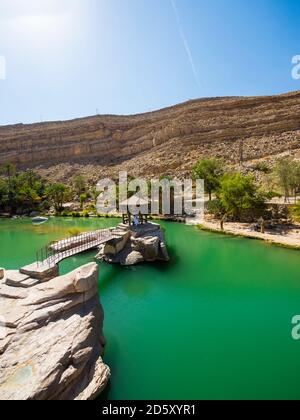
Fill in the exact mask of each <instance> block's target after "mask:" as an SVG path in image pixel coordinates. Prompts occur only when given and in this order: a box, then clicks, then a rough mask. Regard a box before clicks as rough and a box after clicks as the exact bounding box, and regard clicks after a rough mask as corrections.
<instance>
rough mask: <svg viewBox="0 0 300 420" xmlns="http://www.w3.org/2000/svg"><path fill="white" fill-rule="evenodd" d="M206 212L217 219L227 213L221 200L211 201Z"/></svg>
mask: <svg viewBox="0 0 300 420" xmlns="http://www.w3.org/2000/svg"><path fill="white" fill-rule="evenodd" d="M206 211H207V213H209V214H212V215H214V216H216V217H222V216H223V215H224V213H225V210H224V207H223V206H222V203H221V201H220V200H213V201H209V202H208V203H207V205H206Z"/></svg>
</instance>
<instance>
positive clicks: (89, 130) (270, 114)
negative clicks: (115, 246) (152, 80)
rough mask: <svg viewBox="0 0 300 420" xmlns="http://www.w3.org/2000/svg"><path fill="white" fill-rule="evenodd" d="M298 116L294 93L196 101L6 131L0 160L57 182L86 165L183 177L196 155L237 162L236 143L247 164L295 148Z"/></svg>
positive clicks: (1, 131)
mask: <svg viewBox="0 0 300 420" xmlns="http://www.w3.org/2000/svg"><path fill="white" fill-rule="evenodd" d="M299 115H300V92H293V93H290V94H286V95H280V96H270V97H250V98H241V97H232V98H214V99H202V100H195V101H190V102H187V103H184V104H181V105H178V106H174V107H171V108H166V109H163V110H160V111H156V112H152V113H148V114H141V115H133V116H95V117H90V118H83V119H78V120H73V121H67V122H52V123H42V124H32V125H16V126H4V127H0V163H3V162H6V161H12V162H15V163H17V164H18V165H21V166H23V167H28V166H40V168H41V171H42V173H44V174H45V175H47V176H51V175H53V176H54V177H55V176H56V177H58V178H60V179H62V180H63V178H64V177H65V178H66V179H67V178H68V177H69V174H74V171H75V172H76V171H78V172H79V171H81V170H82V168H84V167H86V165H90V167H87V169H86V171H87V174H88V175H90V176H91V177H92V178H93V177H95V178H97V177H98V176H99V175H115V174H116V173H117V172H118V171H119V169H120V168H122V169H123V170H124V169H127V170H128V171H129V172H130V173H131V174H133V175H144V176H154V175H155V176H157V175H159V174H165V173H172V174H176V175H185V174H186V173H187V172H188V171H189V170H190V168H191V166H192V165H193V163H194V162H195V161H196V160H198V159H199V158H200V157H202V156H219V157H223V158H225V159H227V160H229V161H232V162H236V161H238V160H239V156H240V148H241V146H240V145H241V141H243V155H244V159H245V160H249V159H253V158H259V157H263V156H266V155H272V154H278V153H281V152H283V151H287V150H289V149H298V148H300V121H299ZM59 164H60V165H59ZM55 165H58V166H56V167H55V169H53V166H55ZM49 167H50V169H49ZM43 171H44V172H43Z"/></svg>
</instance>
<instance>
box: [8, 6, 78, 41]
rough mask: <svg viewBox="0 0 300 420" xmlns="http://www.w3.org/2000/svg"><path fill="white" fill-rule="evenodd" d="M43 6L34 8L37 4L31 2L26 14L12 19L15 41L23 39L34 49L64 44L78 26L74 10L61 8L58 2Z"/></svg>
mask: <svg viewBox="0 0 300 420" xmlns="http://www.w3.org/2000/svg"><path fill="white" fill-rule="evenodd" d="M41 4H42V5H43V7H41V5H40V6H36V7H34V6H35V5H36V2H35V1H31V2H30V1H29V2H28V9H27V10H26V13H25V12H24V13H22V14H20V15H16V16H15V17H14V18H13V19H12V21H11V22H12V25H13V31H12V33H13V34H14V37H15V39H17V38H18V39H20V38H21V39H22V42H27V43H28V45H31V46H32V47H34V46H45V44H49V46H51V45H54V44H59V43H64V42H65V41H66V40H68V38H70V36H71V35H72V33H73V28H74V27H75V26H76V25H74V20H76V16H75V14H74V12H73V10H74V9H73V8H71V9H67V10H66V9H65V8H60V7H59V2H58V1H56V0H52V1H51V0H44V1H42V2H41ZM30 5H31V7H30Z"/></svg>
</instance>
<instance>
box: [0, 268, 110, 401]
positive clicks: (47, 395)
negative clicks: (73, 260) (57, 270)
mask: <svg viewBox="0 0 300 420" xmlns="http://www.w3.org/2000/svg"><path fill="white" fill-rule="evenodd" d="M0 274H1V273H0ZM8 277H9V276H8ZM0 278H1V275H0ZM6 280H7V275H6V273H4V277H3V278H2V279H1V280H0V399H1V400H88V399H93V398H95V397H96V396H98V395H99V394H100V393H101V392H102V391H103V389H104V388H105V386H106V385H107V383H108V381H109V378H110V370H109V368H108V367H107V366H106V365H105V364H104V363H103V361H102V358H101V356H102V355H103V349H104V346H105V340H104V336H103V332H102V327H103V318H104V315H103V310H102V307H101V304H100V302H99V297H98V288H97V282H98V266H97V264H95V263H91V264H88V265H85V266H83V267H81V268H79V269H77V270H75V271H73V272H72V273H70V274H67V275H65V276H61V277H56V278H53V279H51V280H49V281H48V282H44V283H39V284H37V285H34V286H32V287H29V288H22V287H18V286H9V285H8V284H7V282H6ZM10 284H12V283H10ZM16 284H17V283H16Z"/></svg>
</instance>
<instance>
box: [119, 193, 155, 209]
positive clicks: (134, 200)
mask: <svg viewBox="0 0 300 420" xmlns="http://www.w3.org/2000/svg"><path fill="white" fill-rule="evenodd" d="M149 202H150V200H149V199H147V200H146V199H145V197H142V196H139V195H133V196H132V197H130V198H128V199H127V200H125V201H123V202H122V203H120V206H124V207H125V206H127V207H128V206H147V205H148V204H149Z"/></svg>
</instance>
